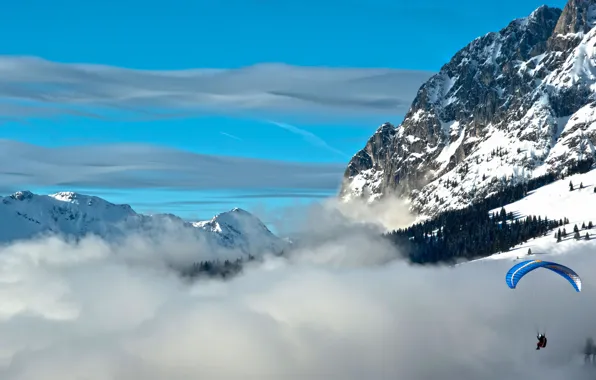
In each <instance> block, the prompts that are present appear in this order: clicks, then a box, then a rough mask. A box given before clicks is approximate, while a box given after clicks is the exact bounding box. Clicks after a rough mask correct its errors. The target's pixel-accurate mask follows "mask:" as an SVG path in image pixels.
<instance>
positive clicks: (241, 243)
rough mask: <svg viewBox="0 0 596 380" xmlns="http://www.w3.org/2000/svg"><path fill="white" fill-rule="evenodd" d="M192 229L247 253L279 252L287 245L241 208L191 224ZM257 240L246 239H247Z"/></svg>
mask: <svg viewBox="0 0 596 380" xmlns="http://www.w3.org/2000/svg"><path fill="white" fill-rule="evenodd" d="M192 225H193V226H194V227H197V228H201V229H203V230H205V231H209V232H212V233H214V234H217V236H219V237H220V244H222V245H224V246H235V247H242V248H243V249H244V250H246V251H247V252H261V251H269V252H281V251H283V249H284V247H285V246H286V245H287V243H286V242H285V241H283V240H280V239H279V238H277V237H276V236H275V235H274V234H273V233H272V232H271V231H270V230H269V229H268V228H267V226H265V224H263V222H261V220H260V219H259V218H257V217H256V216H254V215H253V214H251V213H249V212H248V211H246V210H243V209H241V208H234V209H232V210H230V211H227V212H223V213H221V214H218V215H216V216H214V217H213V218H212V219H211V220H208V221H202V222H195V223H192ZM249 236H250V237H256V236H258V237H259V238H258V239H254V238H253V239H247V237H249Z"/></svg>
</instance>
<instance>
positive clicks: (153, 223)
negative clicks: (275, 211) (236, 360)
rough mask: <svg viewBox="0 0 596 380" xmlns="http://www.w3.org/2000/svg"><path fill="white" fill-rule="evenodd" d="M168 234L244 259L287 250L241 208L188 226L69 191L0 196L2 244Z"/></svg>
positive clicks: (174, 218)
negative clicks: (51, 236)
mask: <svg viewBox="0 0 596 380" xmlns="http://www.w3.org/2000/svg"><path fill="white" fill-rule="evenodd" d="M215 227H217V228H215ZM173 231H185V232H190V234H191V236H193V237H196V238H197V239H198V240H199V241H204V242H206V243H209V244H210V245H211V246H214V247H217V248H222V249H227V250H235V251H238V252H239V253H241V254H243V255H252V256H256V255H261V254H262V253H264V252H269V253H273V254H279V253H281V252H282V251H283V250H284V248H285V247H286V245H287V242H285V241H284V240H283V239H281V238H279V237H277V236H276V235H275V234H273V233H272V232H271V231H270V230H269V229H268V228H267V226H265V224H264V223H263V222H262V221H261V220H260V219H259V218H257V217H256V216H254V215H253V214H251V213H250V212H248V211H246V210H243V209H241V208H234V209H232V210H230V211H226V212H222V213H219V214H217V215H215V216H214V217H213V218H212V219H211V220H209V221H198V222H187V221H185V220H183V219H182V218H180V217H178V216H176V215H174V214H152V215H145V214H141V213H137V212H136V211H134V210H133V208H132V207H131V206H130V205H128V204H115V203H111V202H109V201H107V200H105V199H103V198H100V197H97V196H93V195H86V194H81V193H77V192H71V191H62V192H57V193H53V194H48V195H39V194H35V193H33V192H31V191H28V190H23V191H17V192H15V193H13V194H11V195H8V196H3V197H2V196H0V242H1V243H3V244H7V243H10V242H13V241H17V240H23V239H30V238H34V237H38V236H44V235H49V234H57V235H60V236H62V237H66V238H75V239H80V238H83V237H85V236H87V235H95V236H99V237H101V238H103V239H106V240H117V239H119V238H123V237H126V236H128V235H129V234H130V233H142V234H145V235H146V236H148V237H151V236H159V234H160V233H169V232H173Z"/></svg>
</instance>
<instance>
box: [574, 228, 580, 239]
mask: <svg viewBox="0 0 596 380" xmlns="http://www.w3.org/2000/svg"><path fill="white" fill-rule="evenodd" d="M573 238H574V239H576V240H579V239H580V238H581V236H579V230H578V231H575V234H573Z"/></svg>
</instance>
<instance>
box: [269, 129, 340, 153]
mask: <svg viewBox="0 0 596 380" xmlns="http://www.w3.org/2000/svg"><path fill="white" fill-rule="evenodd" d="M268 122H269V123H270V124H273V125H275V126H277V127H279V128H282V129H285V130H286V131H288V132H291V133H294V134H296V135H299V136H302V137H303V138H304V139H305V140H306V141H308V142H309V143H310V144H311V145H314V146H318V147H320V148H323V149H326V150H328V151H330V152H332V153H335V154H337V155H340V156H342V157H348V155H347V154H345V153H344V152H342V151H340V150H338V149H336V148H334V147H332V146H331V145H329V144H327V142H326V141H325V140H323V139H322V138H320V137H319V136H317V135H315V134H314V133H311V132H309V131H307V130H304V129H302V128H298V127H296V126H294V125H290V124H287V123H280V122H277V121H268Z"/></svg>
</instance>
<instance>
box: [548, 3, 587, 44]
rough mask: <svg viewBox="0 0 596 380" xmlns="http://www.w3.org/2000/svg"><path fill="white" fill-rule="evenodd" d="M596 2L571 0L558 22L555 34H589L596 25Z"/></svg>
mask: <svg viewBox="0 0 596 380" xmlns="http://www.w3.org/2000/svg"><path fill="white" fill-rule="evenodd" d="M595 22H596V0H569V1H568V2H567V4H566V5H565V8H563V13H562V14H561V17H560V18H559V21H558V22H557V26H556V27H555V30H554V34H555V35H557V34H559V35H567V34H576V33H587V32H588V31H590V29H592V28H593V27H594V26H595V25H596V23H595Z"/></svg>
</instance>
